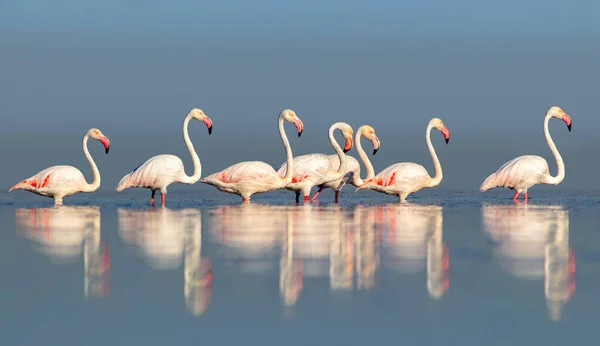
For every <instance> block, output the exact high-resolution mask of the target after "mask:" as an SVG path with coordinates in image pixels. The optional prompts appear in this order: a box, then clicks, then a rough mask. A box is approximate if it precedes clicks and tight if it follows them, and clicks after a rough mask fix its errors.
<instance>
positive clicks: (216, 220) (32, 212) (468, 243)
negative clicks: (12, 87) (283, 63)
mask: <svg viewBox="0 0 600 346" xmlns="http://www.w3.org/2000/svg"><path fill="white" fill-rule="evenodd" d="M530 194H531V196H532V199H531V200H530V201H529V202H528V203H527V204H525V203H522V202H520V203H518V204H515V203H513V201H512V200H511V199H510V197H511V196H512V194H511V192H510V191H507V190H504V191H503V190H495V191H492V192H490V193H487V194H480V193H477V192H474V191H468V192H460V191H451V190H445V189H431V190H430V191H423V192H420V193H418V194H417V195H416V196H414V197H409V199H411V203H409V204H406V205H402V204H398V203H396V199H394V198H393V197H390V196H384V195H379V194H376V193H372V192H365V193H359V194H353V193H351V192H350V190H348V191H346V189H345V190H344V192H343V193H342V196H341V203H340V204H333V203H331V199H332V195H331V193H324V194H323V195H322V198H321V202H320V203H319V204H316V203H310V204H308V205H304V204H303V203H301V204H300V205H296V204H295V203H294V202H293V193H291V192H289V193H287V192H276V193H271V194H264V195H260V196H257V197H256V198H255V199H254V200H253V202H252V203H250V204H247V205H242V204H241V203H239V198H237V197H236V196H231V195H225V194H221V193H216V192H213V191H210V192H206V193H203V194H196V193H192V192H186V190H185V189H177V188H173V189H171V191H170V193H169V196H168V198H167V208H165V209H162V208H154V209H151V208H149V207H148V203H147V202H148V201H147V199H148V197H149V193H146V192H145V191H141V192H131V193H122V194H118V195H115V194H114V193H112V192H99V193H96V194H90V195H76V196H72V197H70V198H66V199H65V204H66V206H65V207H61V208H52V203H51V200H50V199H47V198H43V197H39V196H35V195H32V194H27V193H21V192H18V193H11V194H6V193H0V226H1V231H0V248H1V251H0V274H2V286H1V287H2V289H1V293H2V295H0V306H2V309H0V332H1V333H0V335H2V340H3V344H6V345H106V344H111V345H121V344H134V345H164V344H166V343H173V344H184V343H187V342H192V343H201V344H204V343H208V344H211V345H212V344H218V345H230V344H240V343H247V342H251V343H252V344H263V345H281V344H287V345H307V344H314V345H321V344H340V345H362V344H365V343H372V342H373V340H376V341H377V342H378V343H400V344H408V345H446V344H462V345H483V344H485V345H521V344H523V345H524V344H528V345H530V344H545V345H562V344H581V345H587V344H593V342H594V340H596V339H597V338H598V337H600V331H599V330H598V328H597V326H596V321H597V320H598V318H599V317H600V313H599V312H598V311H599V308H600V300H599V299H598V289H597V288H598V284H599V283H600V280H598V279H597V278H598V277H599V276H600V265H599V262H600V252H599V251H598V245H597V244H599V241H600V237H599V232H598V230H599V226H600V217H599V216H598V215H599V212H600V193H599V192H586V193H583V192H581V191H569V190H560V189H550V188H548V189H545V188H539V189H537V190H535V191H534V190H531V191H530Z"/></svg>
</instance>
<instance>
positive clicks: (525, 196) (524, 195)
mask: <svg viewBox="0 0 600 346" xmlns="http://www.w3.org/2000/svg"><path fill="white" fill-rule="evenodd" d="M523 197H524V198H525V200H527V199H528V198H529V196H527V192H525V193H524V194H523Z"/></svg>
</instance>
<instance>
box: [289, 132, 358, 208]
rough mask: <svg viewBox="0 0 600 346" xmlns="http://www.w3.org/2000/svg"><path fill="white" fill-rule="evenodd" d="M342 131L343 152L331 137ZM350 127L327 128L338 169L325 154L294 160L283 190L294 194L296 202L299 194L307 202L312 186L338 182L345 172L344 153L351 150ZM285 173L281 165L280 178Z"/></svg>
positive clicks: (309, 155)
mask: <svg viewBox="0 0 600 346" xmlns="http://www.w3.org/2000/svg"><path fill="white" fill-rule="evenodd" d="M336 129H337V130H340V131H342V135H343V136H344V138H345V139H346V145H345V147H344V150H343V151H342V148H340V146H339V144H338V143H337V141H336V140H335V137H334V136H333V132H334V131H335V130H336ZM352 132H353V131H352V127H350V125H348V124H346V123H341V122H340V123H335V124H333V125H331V127H330V128H329V142H331V145H332V146H333V149H334V150H335V152H336V153H337V155H334V156H335V157H336V159H337V160H338V162H341V165H340V164H338V166H339V167H338V168H333V167H334V165H333V164H332V163H331V161H330V160H329V157H328V156H327V155H325V154H307V155H301V156H297V157H295V158H294V173H293V174H292V182H291V183H289V184H287V185H286V186H285V188H286V189H287V190H290V191H294V192H296V202H299V201H300V193H302V195H303V196H304V201H308V196H309V195H310V189H311V188H312V187H313V186H316V185H321V184H324V183H327V182H330V181H333V180H339V179H341V178H342V177H343V176H344V173H345V172H346V164H347V158H346V155H345V154H344V153H346V152H347V151H348V150H350V149H352ZM286 173H287V168H286V164H285V163H283V164H282V165H281V166H280V167H279V169H278V170H277V174H279V176H280V177H283V176H285V174H286Z"/></svg>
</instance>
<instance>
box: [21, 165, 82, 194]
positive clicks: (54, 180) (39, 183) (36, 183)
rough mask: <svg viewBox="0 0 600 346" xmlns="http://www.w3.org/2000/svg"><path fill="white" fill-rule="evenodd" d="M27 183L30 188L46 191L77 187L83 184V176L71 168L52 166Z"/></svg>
mask: <svg viewBox="0 0 600 346" xmlns="http://www.w3.org/2000/svg"><path fill="white" fill-rule="evenodd" d="M27 181H28V183H29V185H30V186H31V188H34V189H46V190H48V191H50V190H54V189H59V188H66V187H79V186H80V185H81V184H85V178H84V177H83V174H82V173H81V171H80V170H78V169H77V168H75V167H73V166H52V167H49V168H46V169H44V170H43V171H41V172H39V173H38V174H36V175H34V176H33V177H31V178H29V179H27Z"/></svg>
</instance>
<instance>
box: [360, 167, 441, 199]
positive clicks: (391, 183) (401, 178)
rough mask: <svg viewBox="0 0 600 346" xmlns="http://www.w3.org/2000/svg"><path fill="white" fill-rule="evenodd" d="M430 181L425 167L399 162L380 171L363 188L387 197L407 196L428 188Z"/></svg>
mask: <svg viewBox="0 0 600 346" xmlns="http://www.w3.org/2000/svg"><path fill="white" fill-rule="evenodd" d="M430 181H431V177H430V176H429V173H427V170H426V169H425V167H423V166H421V165H419V164H416V163H412V162H400V163H396V164H393V165H391V166H389V167H387V168H386V169H384V170H383V171H381V172H380V173H379V174H377V175H376V176H375V177H373V180H372V181H371V182H369V183H368V185H366V186H365V188H368V189H371V190H375V191H379V192H383V193H386V194H388V195H396V196H407V195H409V194H411V193H413V192H416V191H419V190H421V189H422V188H424V187H428V186H429V183H430Z"/></svg>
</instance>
